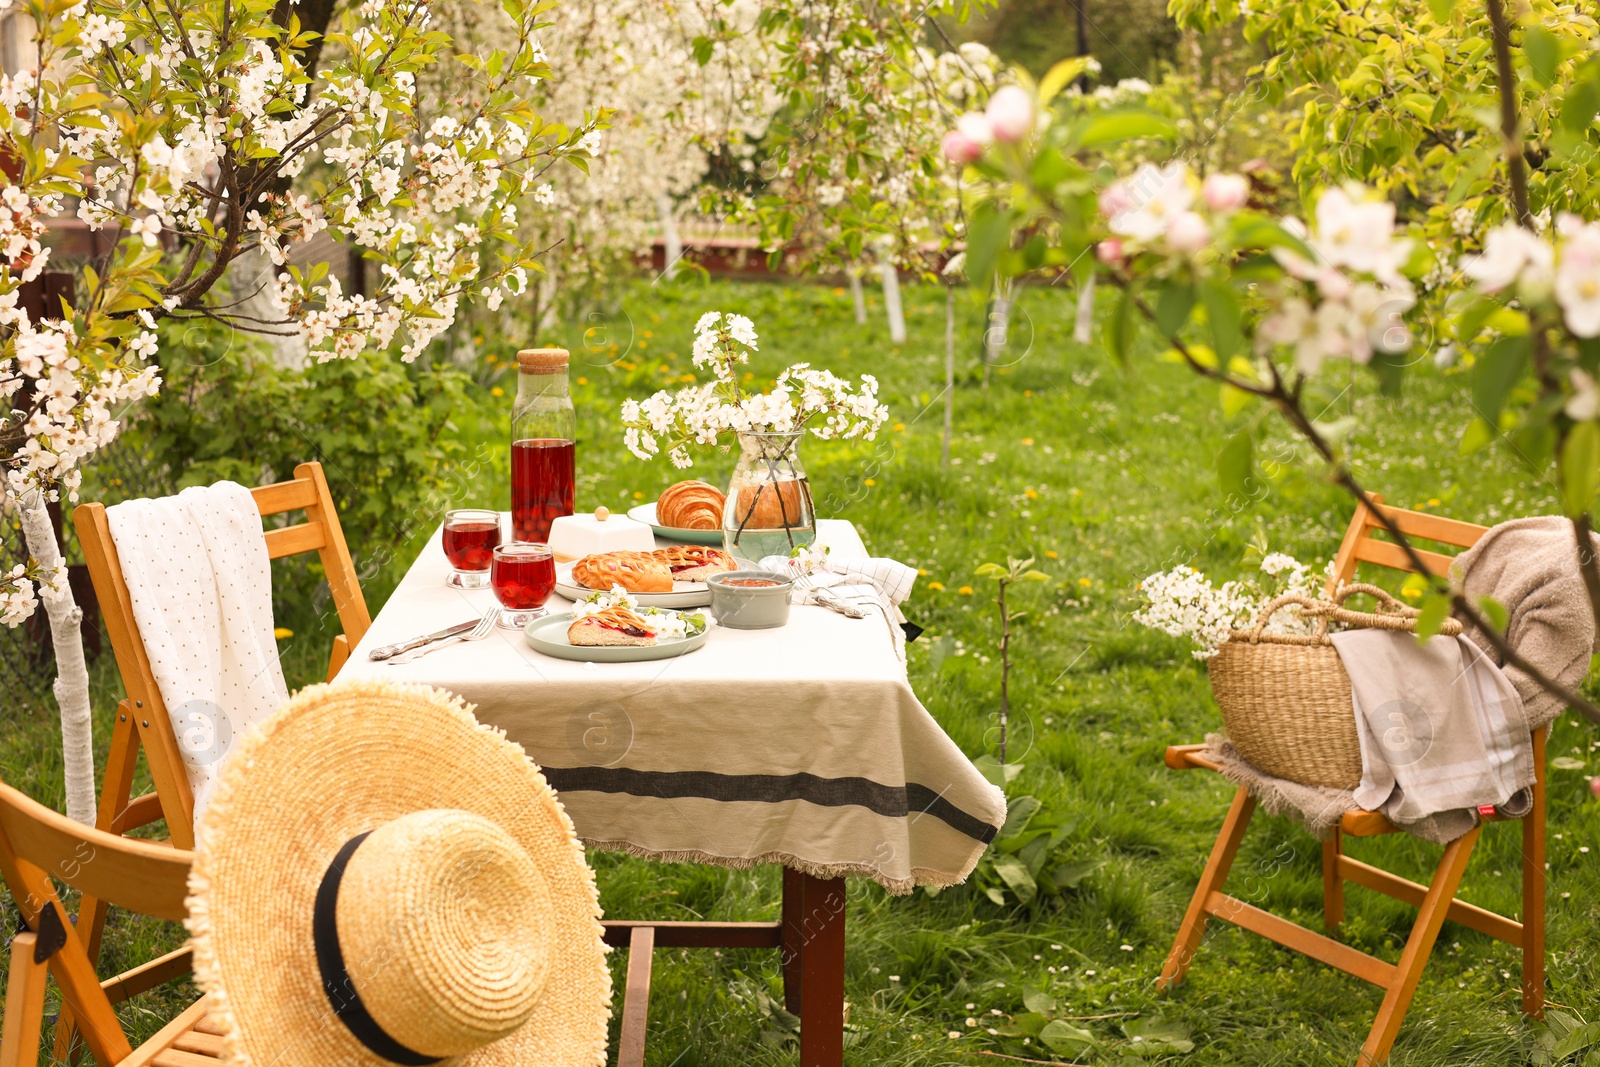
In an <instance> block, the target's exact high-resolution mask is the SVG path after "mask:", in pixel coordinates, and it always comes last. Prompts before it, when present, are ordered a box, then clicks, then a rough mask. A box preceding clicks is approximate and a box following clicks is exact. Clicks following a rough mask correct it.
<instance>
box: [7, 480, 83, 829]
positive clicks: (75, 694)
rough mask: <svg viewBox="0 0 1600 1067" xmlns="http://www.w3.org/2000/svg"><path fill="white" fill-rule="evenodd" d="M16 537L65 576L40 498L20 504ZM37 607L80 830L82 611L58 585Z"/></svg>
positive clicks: (70, 804) (43, 564)
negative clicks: (45, 624)
mask: <svg viewBox="0 0 1600 1067" xmlns="http://www.w3.org/2000/svg"><path fill="white" fill-rule="evenodd" d="M20 509H21V512H22V535H23V537H24V539H25V540H26V541H27V544H28V553H29V554H30V555H31V556H33V558H34V561H35V562H36V563H37V564H38V565H39V567H40V568H41V569H42V570H43V571H44V572H45V573H47V574H48V573H54V572H55V571H56V570H57V569H58V568H60V569H62V570H65V567H66V560H64V559H63V558H62V556H61V546H60V544H59V543H57V541H56V531H55V528H54V527H53V526H52V525H51V523H50V512H49V509H48V508H47V507H46V506H45V501H44V494H43V493H39V492H37V491H36V492H33V493H30V494H28V495H27V496H25V497H24V498H23V499H22V500H21V501H20ZM39 600H40V602H41V603H42V604H43V605H44V610H45V614H46V616H47V617H48V618H49V619H50V637H51V641H52V642H53V643H54V645H55V652H56V682H55V687H54V688H55V694H56V704H57V705H58V706H59V707H60V708H61V756H62V768H63V775H64V777H65V780H66V792H67V817H68V818H69V819H73V820H75V821H77V822H80V823H83V824H84V825H86V826H93V825H94V821H95V795H94V732H93V729H92V720H91V717H90V714H89V666H88V664H87V663H86V662H85V661H84V658H83V627H82V623H83V609H82V608H80V607H78V603H77V601H76V600H74V599H73V596H72V587H71V585H70V584H65V583H64V593H63V595H62V596H59V597H52V596H47V595H45V592H44V590H42V589H41V590H40V596H39Z"/></svg>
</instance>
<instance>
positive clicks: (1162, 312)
mask: <svg viewBox="0 0 1600 1067" xmlns="http://www.w3.org/2000/svg"><path fill="white" fill-rule="evenodd" d="M1193 308H1194V286H1192V285H1190V284H1189V283H1188V282H1168V283H1167V284H1165V285H1163V286H1162V287H1161V292H1160V294H1159V295H1158V296H1157V297H1156V329H1158V330H1160V331H1161V333H1162V336H1164V337H1176V336H1177V335H1178V331H1179V330H1181V329H1183V327H1184V326H1185V325H1186V324H1187V323H1188V322H1189V312H1190V310H1192V309H1193Z"/></svg>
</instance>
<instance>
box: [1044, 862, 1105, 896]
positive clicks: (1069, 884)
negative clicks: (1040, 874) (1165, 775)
mask: <svg viewBox="0 0 1600 1067" xmlns="http://www.w3.org/2000/svg"><path fill="white" fill-rule="evenodd" d="M1104 865H1105V861H1104V860H1096V859H1088V860H1073V861H1072V862H1071V863H1063V864H1060V865H1059V866H1057V867H1056V868H1055V870H1053V871H1051V872H1050V880H1051V881H1052V882H1054V883H1055V886H1056V888H1057V889H1058V890H1059V889H1076V888H1078V886H1079V884H1080V883H1082V881H1083V880H1084V879H1085V878H1087V877H1089V876H1090V875H1091V874H1093V873H1094V872H1095V871H1098V870H1099V869H1100V868H1101V867H1102V866H1104Z"/></svg>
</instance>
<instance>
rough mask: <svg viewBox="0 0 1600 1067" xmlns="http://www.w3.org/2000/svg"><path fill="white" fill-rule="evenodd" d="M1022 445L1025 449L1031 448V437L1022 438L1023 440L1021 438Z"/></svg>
mask: <svg viewBox="0 0 1600 1067" xmlns="http://www.w3.org/2000/svg"><path fill="white" fill-rule="evenodd" d="M1022 443H1023V445H1024V446H1025V447H1027V448H1032V447H1033V438H1031V437H1024V438H1023V439H1022Z"/></svg>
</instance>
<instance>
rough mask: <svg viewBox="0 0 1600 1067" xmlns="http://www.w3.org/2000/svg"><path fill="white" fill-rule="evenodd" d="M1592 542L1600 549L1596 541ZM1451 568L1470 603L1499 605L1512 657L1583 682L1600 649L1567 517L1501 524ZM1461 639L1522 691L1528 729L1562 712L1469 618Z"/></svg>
mask: <svg viewBox="0 0 1600 1067" xmlns="http://www.w3.org/2000/svg"><path fill="white" fill-rule="evenodd" d="M1595 547H1596V549H1597V550H1600V538H1596V539H1595ZM1450 572H1451V575H1452V576H1453V577H1454V578H1455V579H1456V580H1457V581H1458V582H1459V583H1460V584H1461V591H1462V592H1463V593H1465V594H1466V595H1467V597H1468V598H1469V599H1470V600H1472V601H1474V602H1476V601H1477V600H1478V599H1479V598H1480V597H1485V596H1491V597H1494V598H1495V599H1496V600H1498V601H1499V602H1500V603H1502V604H1504V605H1505V608H1506V613H1507V624H1506V641H1507V643H1508V644H1510V645H1511V647H1512V648H1514V649H1516V650H1517V652H1518V654H1520V655H1522V656H1524V657H1526V658H1527V659H1528V660H1529V661H1530V662H1532V663H1533V664H1535V665H1536V666H1538V667H1539V669H1541V670H1543V671H1544V672H1545V673H1546V674H1548V675H1549V676H1550V677H1552V678H1554V679H1555V680H1556V681H1558V682H1560V683H1561V684H1562V685H1564V686H1566V687H1568V688H1569V689H1574V688H1577V686H1578V685H1580V684H1581V683H1582V682H1583V678H1584V675H1585V674H1587V673H1588V670H1589V659H1590V657H1591V656H1593V655H1594V654H1595V652H1597V651H1600V649H1597V648H1596V647H1595V629H1594V615H1593V613H1592V612H1591V610H1590V607H1589V597H1588V594H1587V593H1586V592H1585V591H1584V587H1583V575H1582V573H1581V572H1580V571H1579V570H1578V539H1577V536H1576V534H1574V532H1573V528H1572V523H1571V522H1570V521H1569V520H1567V519H1565V518H1562V517H1561V516H1559V515H1542V516H1538V517H1536V518H1531V519H1513V520H1512V521H1511V522H1503V523H1501V524H1500V525H1499V526H1496V527H1494V528H1493V529H1492V530H1490V531H1489V532H1488V533H1486V534H1484V535H1483V537H1482V538H1481V539H1480V540H1479V541H1478V543H1477V544H1476V545H1473V546H1472V547H1471V548H1469V549H1467V550H1466V551H1465V552H1463V553H1461V555H1459V556H1457V557H1456V561H1455V564H1454V565H1453V566H1452V567H1451V569H1450ZM1462 621H1463V622H1466V620H1465V619H1463V620H1462ZM1466 636H1467V637H1469V638H1471V639H1472V642H1473V644H1475V645H1477V646H1478V647H1479V648H1481V649H1483V650H1484V651H1485V652H1486V653H1488V656H1489V659H1490V660H1491V661H1492V662H1493V663H1494V664H1495V665H1496V666H1497V667H1500V668H1501V669H1502V670H1504V671H1505V674H1506V677H1507V678H1508V679H1510V681H1511V684H1512V685H1513V686H1515V687H1516V690H1517V692H1518V693H1519V694H1521V696H1522V702H1523V707H1524V709H1525V711H1526V714H1527V719H1528V728H1529V729H1530V730H1532V729H1537V728H1538V727H1540V726H1543V725H1545V724H1546V723H1548V722H1550V720H1552V719H1554V718H1555V717H1556V716H1557V715H1559V714H1561V712H1562V711H1564V710H1565V705H1563V704H1562V703H1561V701H1560V700H1559V699H1557V698H1556V697H1553V696H1551V695H1550V694H1549V693H1546V692H1545V691H1544V690H1543V689H1542V688H1540V687H1539V685H1538V683H1536V682H1534V681H1533V680H1532V679H1530V678H1529V677H1528V676H1527V675H1525V674H1523V672H1522V671H1520V670H1518V669H1517V668H1515V667H1508V666H1506V664H1505V663H1504V662H1503V661H1502V660H1501V658H1500V655H1499V653H1497V652H1495V651H1494V647H1493V646H1492V645H1491V644H1490V643H1489V639H1488V638H1487V637H1485V636H1484V635H1483V633H1482V632H1481V631H1480V630H1478V629H1477V628H1475V627H1474V626H1472V624H1471V623H1467V631H1466Z"/></svg>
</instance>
